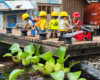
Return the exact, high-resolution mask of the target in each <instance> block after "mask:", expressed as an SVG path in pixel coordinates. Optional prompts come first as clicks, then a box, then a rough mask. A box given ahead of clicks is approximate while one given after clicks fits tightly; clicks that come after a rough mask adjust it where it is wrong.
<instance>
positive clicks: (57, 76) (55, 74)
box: [50, 71, 64, 80]
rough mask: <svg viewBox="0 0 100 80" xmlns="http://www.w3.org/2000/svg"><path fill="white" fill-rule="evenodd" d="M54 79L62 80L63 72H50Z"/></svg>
mask: <svg viewBox="0 0 100 80" xmlns="http://www.w3.org/2000/svg"><path fill="white" fill-rule="evenodd" d="M50 75H51V76H52V77H53V78H54V79H55V80H64V72H63V71H57V72H54V73H51V74H50Z"/></svg>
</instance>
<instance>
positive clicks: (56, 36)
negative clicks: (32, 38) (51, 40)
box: [54, 30, 58, 38]
mask: <svg viewBox="0 0 100 80" xmlns="http://www.w3.org/2000/svg"><path fill="white" fill-rule="evenodd" d="M54 34H55V38H57V37H58V35H57V30H55V33H54Z"/></svg>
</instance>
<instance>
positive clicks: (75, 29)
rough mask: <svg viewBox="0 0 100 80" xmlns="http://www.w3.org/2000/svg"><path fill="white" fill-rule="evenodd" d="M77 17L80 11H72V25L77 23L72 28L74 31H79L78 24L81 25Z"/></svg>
mask: <svg viewBox="0 0 100 80" xmlns="http://www.w3.org/2000/svg"><path fill="white" fill-rule="evenodd" d="M79 18H80V13H79V12H74V13H73V20H72V26H74V25H75V24H77V26H76V28H73V29H74V32H76V31H79V30H80V28H79V26H81V25H82V23H81V21H80V20H79Z"/></svg>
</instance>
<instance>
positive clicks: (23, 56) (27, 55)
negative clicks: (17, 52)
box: [21, 53, 30, 58]
mask: <svg viewBox="0 0 100 80" xmlns="http://www.w3.org/2000/svg"><path fill="white" fill-rule="evenodd" d="M29 56H30V54H29V53H23V54H22V55H21V57H22V58H27V57H29Z"/></svg>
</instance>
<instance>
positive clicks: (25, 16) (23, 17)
mask: <svg viewBox="0 0 100 80" xmlns="http://www.w3.org/2000/svg"><path fill="white" fill-rule="evenodd" d="M22 20H25V21H27V24H26V25H25V26H24V28H23V29H26V28H27V26H29V27H31V35H30V37H35V28H34V26H33V25H34V24H33V22H32V19H31V17H29V15H28V14H27V13H24V14H23V15H22Z"/></svg>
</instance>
